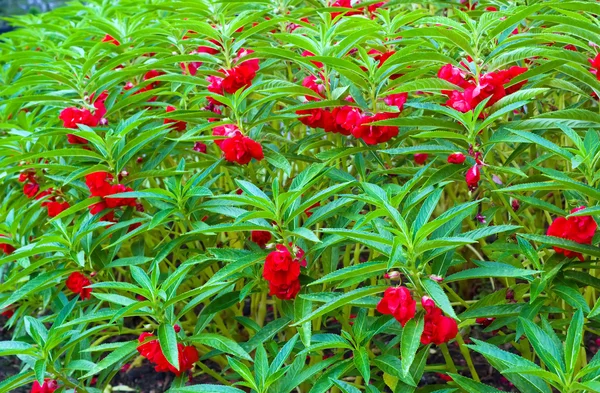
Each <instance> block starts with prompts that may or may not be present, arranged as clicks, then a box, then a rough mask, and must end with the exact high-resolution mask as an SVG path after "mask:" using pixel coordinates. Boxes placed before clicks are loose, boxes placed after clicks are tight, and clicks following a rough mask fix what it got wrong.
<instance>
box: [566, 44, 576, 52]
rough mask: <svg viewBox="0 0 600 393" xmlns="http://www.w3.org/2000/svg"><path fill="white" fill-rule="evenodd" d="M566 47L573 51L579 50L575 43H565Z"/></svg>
mask: <svg viewBox="0 0 600 393" xmlns="http://www.w3.org/2000/svg"><path fill="white" fill-rule="evenodd" d="M565 49H566V50H570V51H573V52H577V47H576V46H575V45H573V44H568V45H565Z"/></svg>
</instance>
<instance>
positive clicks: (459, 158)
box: [448, 153, 467, 164]
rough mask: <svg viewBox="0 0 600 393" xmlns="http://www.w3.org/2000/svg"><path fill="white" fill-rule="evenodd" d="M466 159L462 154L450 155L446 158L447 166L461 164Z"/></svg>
mask: <svg viewBox="0 0 600 393" xmlns="http://www.w3.org/2000/svg"><path fill="white" fill-rule="evenodd" d="M466 159H467V157H466V156H465V155H464V154H462V153H452V154H450V155H449V156H448V163H449V164H462V163H463V162H465V160H466Z"/></svg>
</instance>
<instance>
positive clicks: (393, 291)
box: [377, 287, 417, 326]
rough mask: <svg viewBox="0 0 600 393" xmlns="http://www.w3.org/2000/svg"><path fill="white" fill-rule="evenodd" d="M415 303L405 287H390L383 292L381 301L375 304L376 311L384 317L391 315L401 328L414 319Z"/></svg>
mask: <svg viewBox="0 0 600 393" xmlns="http://www.w3.org/2000/svg"><path fill="white" fill-rule="evenodd" d="M416 305H417V302H415V301H414V300H413V298H412V296H411V294H410V291H409V290H408V288H406V287H390V288H388V289H386V290H385V292H384V294H383V299H381V300H380V301H379V303H378V304H377V311H379V312H380V313H382V314H384V315H393V316H394V318H396V320H397V321H398V322H400V324H401V325H402V326H404V325H406V323H407V322H408V321H409V320H411V319H412V318H414V316H415V312H416V309H417V308H416Z"/></svg>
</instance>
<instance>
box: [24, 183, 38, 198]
mask: <svg viewBox="0 0 600 393" xmlns="http://www.w3.org/2000/svg"><path fill="white" fill-rule="evenodd" d="M39 190H40V185H39V184H37V183H32V182H28V183H25V185H24V186H23V194H25V195H26V196H27V198H33V197H34V196H35V195H36V194H37V193H38V191H39Z"/></svg>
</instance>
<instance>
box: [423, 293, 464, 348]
mask: <svg viewBox="0 0 600 393" xmlns="http://www.w3.org/2000/svg"><path fill="white" fill-rule="evenodd" d="M421 304H422V305H423V308H424V309H425V327H424V329H423V334H421V344H423V345H427V344H431V343H434V344H436V345H440V344H443V343H447V342H448V341H450V340H452V339H453V338H454V337H456V335H457V334H458V325H457V324H456V321H455V320H454V319H452V318H449V317H446V316H444V315H442V309H440V308H439V307H437V306H436V305H435V303H434V301H433V300H432V299H431V298H428V297H427V296H423V298H422V299H421Z"/></svg>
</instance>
